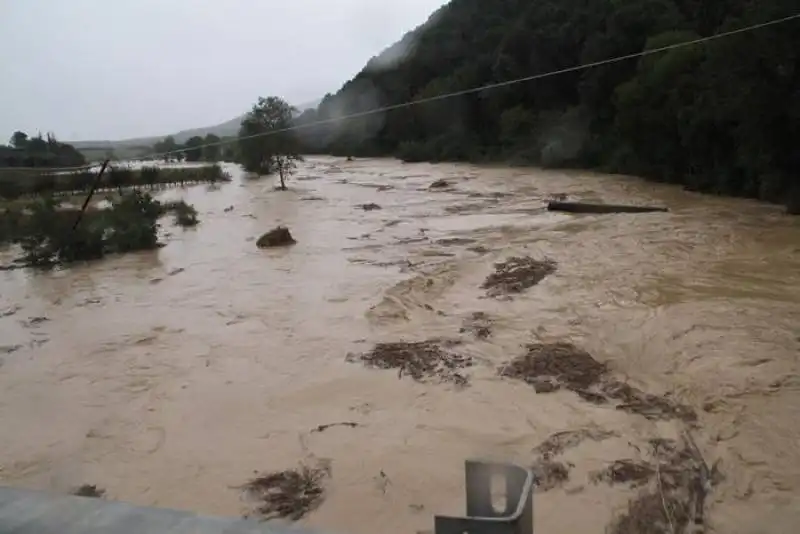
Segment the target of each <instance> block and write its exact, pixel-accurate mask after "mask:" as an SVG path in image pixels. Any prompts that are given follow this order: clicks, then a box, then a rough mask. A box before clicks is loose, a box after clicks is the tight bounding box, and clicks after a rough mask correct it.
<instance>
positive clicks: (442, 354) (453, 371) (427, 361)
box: [347, 339, 473, 386]
mask: <svg viewBox="0 0 800 534" xmlns="http://www.w3.org/2000/svg"><path fill="white" fill-rule="evenodd" d="M458 344H459V342H458V341H447V340H440V339H431V340H427V341H416V342H395V343H378V344H377V345H375V347H374V348H373V349H372V350H371V351H369V352H366V353H363V354H348V355H347V361H349V362H355V361H360V362H362V363H363V364H364V365H366V366H367V367H372V368H375V369H397V370H398V377H400V378H402V376H403V375H408V376H410V377H411V378H413V379H414V380H416V381H418V382H427V381H430V380H432V379H434V378H435V379H437V380H438V381H439V382H451V383H454V384H456V385H459V386H466V385H467V384H468V381H469V380H468V378H467V377H465V376H464V375H462V374H461V373H460V371H461V370H462V369H465V368H468V367H471V366H472V364H473V361H472V357H470V356H465V355H462V354H459V353H457V352H454V351H453V350H452V347H454V346H456V345H458Z"/></svg>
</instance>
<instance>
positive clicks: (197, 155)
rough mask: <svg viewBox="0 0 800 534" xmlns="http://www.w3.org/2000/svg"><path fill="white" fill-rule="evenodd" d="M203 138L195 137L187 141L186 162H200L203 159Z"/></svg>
mask: <svg viewBox="0 0 800 534" xmlns="http://www.w3.org/2000/svg"><path fill="white" fill-rule="evenodd" d="M203 143H204V141H203V138H202V137H200V136H198V135H195V136H194V137H190V138H189V139H188V140H187V141H186V145H185V147H186V150H184V154H186V161H200V160H201V159H202V158H203Z"/></svg>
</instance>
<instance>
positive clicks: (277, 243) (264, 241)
mask: <svg viewBox="0 0 800 534" xmlns="http://www.w3.org/2000/svg"><path fill="white" fill-rule="evenodd" d="M295 243H297V241H295V240H294V238H293V237H292V234H291V232H289V229H288V228H286V227H285V226H278V227H277V228H274V229H272V230H270V231H269V232H267V233H266V234H264V235H262V236H261V237H259V238H258V241H256V246H257V247H258V248H270V247H283V246H288V245H294V244H295Z"/></svg>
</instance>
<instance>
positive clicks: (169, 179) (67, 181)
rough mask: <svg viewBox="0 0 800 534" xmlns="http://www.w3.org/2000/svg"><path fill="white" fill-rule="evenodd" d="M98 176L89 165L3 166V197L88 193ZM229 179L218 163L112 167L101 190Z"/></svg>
mask: <svg viewBox="0 0 800 534" xmlns="http://www.w3.org/2000/svg"><path fill="white" fill-rule="evenodd" d="M96 179H97V171H96V170H93V169H92V170H90V169H88V168H87V169H83V170H79V171H77V172H67V173H64V172H52V171H47V170H42V171H30V170H24V171H23V170H14V169H13V168H8V169H2V170H0V198H4V199H7V200H13V199H17V198H20V197H25V196H41V195H48V194H79V193H86V192H88V191H89V189H90V188H91V186H92V184H93V183H94V181H95V180H96ZM228 181H230V176H228V174H227V173H225V171H223V170H222V167H221V166H219V165H216V164H214V165H203V166H196V167H156V166H145V167H141V168H131V167H126V166H112V167H110V168H109V169H108V170H107V171H106V172H105V174H104V175H103V178H102V180H101V182H100V185H99V189H100V190H111V189H123V188H130V187H133V188H137V189H150V190H152V189H163V188H165V187H174V186H178V187H180V186H185V185H192V184H198V183H217V182H228Z"/></svg>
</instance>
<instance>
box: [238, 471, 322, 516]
mask: <svg viewBox="0 0 800 534" xmlns="http://www.w3.org/2000/svg"><path fill="white" fill-rule="evenodd" d="M329 476H330V468H329V467H309V466H306V465H301V466H300V467H299V468H297V469H288V470H286V471H277V472H272V473H267V474H265V475H259V476H257V477H256V478H254V479H253V480H251V481H250V482H248V483H247V484H245V485H244V486H242V487H241V489H243V490H244V492H245V496H246V497H247V498H248V499H251V500H253V501H256V502H257V503H258V505H257V506H256V508H255V510H254V513H256V514H257V515H258V516H259V517H261V518H262V519H277V518H281V519H290V520H292V521H298V520H300V519H302V518H303V517H305V516H306V515H308V514H309V513H310V512H312V511H313V510H315V509H316V508H317V507H319V505H320V504H322V501H323V499H324V498H325V487H324V485H323V482H324V481H325V479H326V478H328V477H329Z"/></svg>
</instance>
